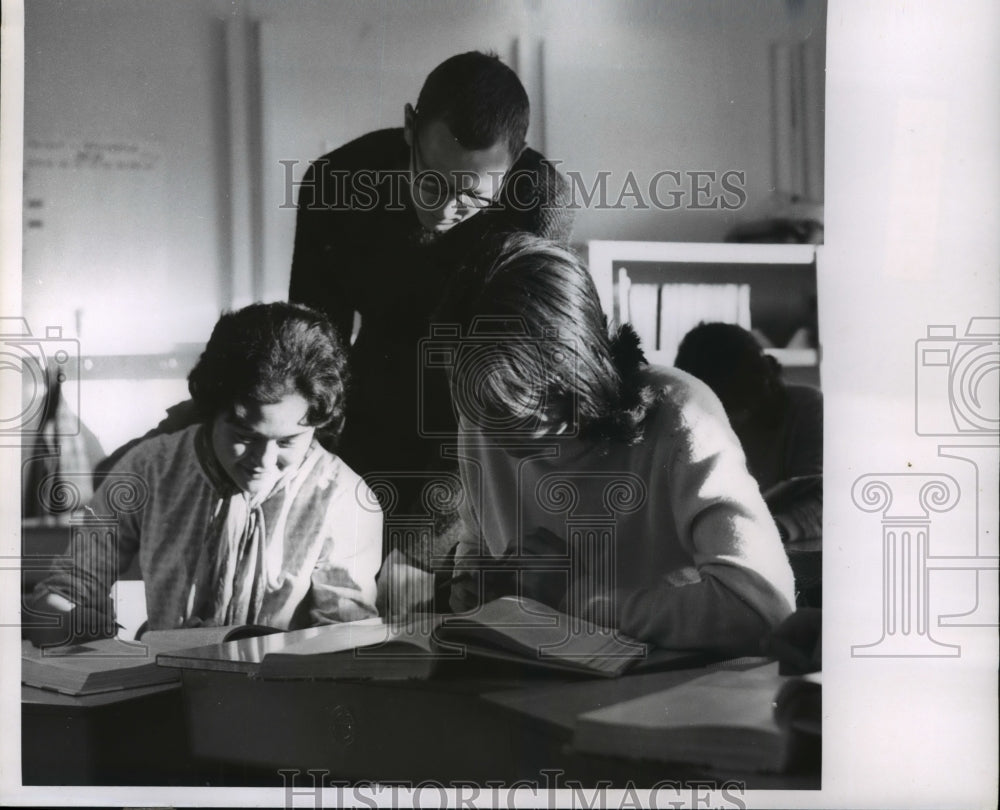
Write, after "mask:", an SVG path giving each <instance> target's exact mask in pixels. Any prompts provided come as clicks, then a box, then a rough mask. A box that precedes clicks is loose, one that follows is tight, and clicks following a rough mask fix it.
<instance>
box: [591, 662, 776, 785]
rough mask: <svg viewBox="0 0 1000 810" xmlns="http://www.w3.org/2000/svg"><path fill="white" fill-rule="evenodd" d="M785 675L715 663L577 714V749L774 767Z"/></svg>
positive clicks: (743, 768) (747, 768) (752, 768)
mask: <svg viewBox="0 0 1000 810" xmlns="http://www.w3.org/2000/svg"><path fill="white" fill-rule="evenodd" d="M789 680H791V678H789V677H785V676H781V675H779V674H778V664H777V663H773V664H767V665H764V666H761V667H756V668H754V669H747V670H741V671H731V670H716V671H714V672H711V673H709V674H707V675H704V676H702V677H700V678H696V679H695V680H693V681H689V682H687V683H684V684H681V685H680V686H676V687H673V688H671V689H666V690H664V691H662V692H655V693H653V694H649V695H645V696H643V697H640V698H636V699H634V700H629V701H625V702H623V703H618V704H615V705H612V706H606V707H603V708H601V709H597V710H595V711H591V712H587V713H585V714H583V715H581V716H580V717H579V718H578V720H577V725H576V731H575V735H574V740H573V747H574V748H575V749H577V750H579V751H585V752H589V753H596V754H604V755H608V756H616V757H628V758H633V759H644V760H655V761H660V762H686V763H691V764H696V765H707V766H709V767H710V768H713V769H716V770H718V769H728V770H731V771H732V772H756V771H770V772H780V771H782V770H784V769H785V768H786V766H787V765H788V762H789V759H790V754H791V745H790V743H791V740H792V735H791V733H790V730H789V729H788V728H787V727H782V725H779V723H778V721H777V719H776V717H775V706H776V703H777V699H778V695H779V693H780V692H781V690H782V687H783V686H784V685H785V683H787V682H788V681H789Z"/></svg>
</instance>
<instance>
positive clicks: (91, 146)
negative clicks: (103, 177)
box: [24, 138, 161, 172]
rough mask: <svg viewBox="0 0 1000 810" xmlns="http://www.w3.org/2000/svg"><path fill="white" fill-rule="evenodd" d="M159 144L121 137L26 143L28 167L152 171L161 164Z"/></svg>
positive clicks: (26, 164)
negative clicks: (124, 139)
mask: <svg viewBox="0 0 1000 810" xmlns="http://www.w3.org/2000/svg"><path fill="white" fill-rule="evenodd" d="M160 160H161V154H160V149H159V146H158V145H156V144H152V143H143V142H136V141H119V140H98V139H92V140H71V139H59V138H57V139H51V140H43V139H39V138H29V139H28V140H27V142H26V143H25V144H24V168H25V169H26V170H28V171H30V170H31V169H65V170H74V171H75V170H85V169H93V170H97V171H106V172H149V171H154V170H155V169H156V168H157V167H158V166H159V164H160Z"/></svg>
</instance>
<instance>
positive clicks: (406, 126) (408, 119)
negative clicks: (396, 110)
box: [403, 104, 417, 146]
mask: <svg viewBox="0 0 1000 810" xmlns="http://www.w3.org/2000/svg"><path fill="white" fill-rule="evenodd" d="M416 119H417V112H416V110H414V109H413V105H412V104H406V105H404V106H403V139H404V140H405V141H406V145H407V146H413V127H414V126H415V125H416Z"/></svg>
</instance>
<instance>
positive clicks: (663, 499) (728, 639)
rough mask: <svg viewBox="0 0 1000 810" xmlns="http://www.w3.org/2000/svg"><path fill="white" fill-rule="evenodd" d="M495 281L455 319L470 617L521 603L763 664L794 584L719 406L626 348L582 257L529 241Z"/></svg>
mask: <svg viewBox="0 0 1000 810" xmlns="http://www.w3.org/2000/svg"><path fill="white" fill-rule="evenodd" d="M484 268H486V269H485V270H483V271H481V272H480V273H479V275H478V276H476V277H474V278H470V280H469V281H470V283H469V285H468V288H467V289H468V293H467V294H465V295H459V297H458V299H459V300H458V303H457V304H456V305H455V310H454V312H455V314H456V315H458V314H459V313H460V321H461V322H462V326H463V329H464V331H463V333H462V335H463V338H462V340H460V341H459V345H458V351H457V353H456V356H455V359H454V364H453V369H454V370H453V372H452V377H451V386H452V395H453V401H454V405H455V408H456V411H457V413H458V417H459V444H458V450H457V452H458V456H459V463H460V468H461V472H462V481H463V485H464V489H465V493H466V497H465V502H464V508H465V510H466V512H465V515H464V519H465V521H466V524H467V526H469V527H470V529H471V531H470V532H469V536H468V537H467V538H466V539H465V540H464V541H463V542H462V543H461V544H460V546H459V548H458V550H457V554H456V572H455V580H454V583H453V587H452V607H453V608H454V609H456V610H470V609H475V608H476V607H477V606H478V605H479V604H482V603H483V602H485V601H487V600H489V599H491V598H495V597H496V596H499V595H501V594H502V593H504V592H507V593H510V592H514V593H520V594H521V595H524V596H529V597H534V598H536V599H539V600H540V601H543V602H546V603H548V604H549V605H550V606H552V607H557V608H561V609H562V610H564V611H567V612H569V613H572V614H574V615H577V616H582V617H584V618H587V619H589V620H591V621H594V622H596V623H598V624H600V625H603V626H605V627H614V628H617V629H618V630H620V631H621V632H622V633H624V634H626V635H628V636H631V637H633V638H636V639H639V640H641V641H646V642H649V643H651V644H653V645H657V646H662V647H667V648H674V649H701V650H707V651H712V652H720V653H736V654H740V653H746V652H756V651H757V650H758V647H759V643H760V641H761V639H762V638H763V637H764V636H765V635H767V633H768V632H769V631H770V630H772V629H773V628H774V627H775V626H777V625H778V624H779V623H780V622H781V621H782V620H783V619H784V618H785V617H787V616H788V615H789V614H790V613H791V612H792V610H793V605H794V596H793V590H794V588H793V581H792V572H791V569H790V567H789V564H788V559H787V557H786V555H785V551H784V548H783V547H782V544H781V541H780V539H779V537H778V532H777V530H776V528H775V525H774V521H773V520H772V519H771V516H770V515H769V514H768V510H767V507H766V506H765V505H764V501H763V499H762V497H761V494H760V491H759V490H758V487H757V483H756V482H755V481H754V479H753V478H752V477H751V475H750V474H749V473H748V472H747V467H746V460H745V458H744V455H743V451H742V449H741V448H740V443H739V440H738V439H737V438H736V436H735V435H734V434H733V431H732V429H731V428H730V426H729V422H728V420H727V419H726V413H725V411H724V410H723V408H722V405H721V404H720V403H719V400H718V399H717V398H716V396H715V395H714V394H713V393H712V392H711V390H710V389H709V388H708V387H707V386H706V385H705V384H704V383H702V382H700V381H699V380H697V379H695V378H694V377H692V376H690V375H688V374H685V373H684V372H681V371H677V370H676V369H670V368H658V367H653V366H649V365H647V364H646V362H645V359H644V357H643V354H642V351H641V349H640V347H639V341H638V338H637V337H636V335H635V333H634V332H633V331H632V329H631V327H628V326H624V327H622V328H620V329H618V330H616V331H614V332H612V333H611V334H609V332H608V328H607V322H606V319H605V317H604V315H603V313H602V311H601V306H600V302H599V300H598V297H597V292H596V289H595V288H594V284H593V282H592V280H591V278H590V274H589V273H588V272H587V270H586V268H585V267H584V266H583V265H582V264H581V262H580V261H579V260H578V259H577V258H576V256H574V255H573V254H572V253H571V252H569V251H568V250H565V249H563V248H560V247H558V246H555V245H552V244H550V243H547V242H544V241H541V240H538V239H534V238H530V237H518V238H515V239H513V240H511V241H508V242H507V243H506V244H505V245H504V246H503V247H502V248H501V250H500V251H499V254H498V256H497V257H496V258H495V259H494V260H492V262H488V263H486V264H484ZM504 569H506V572H505V573H500V574H498V573H497V572H498V571H501V572H503V571H504ZM511 572H513V573H511Z"/></svg>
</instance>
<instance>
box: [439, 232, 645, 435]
mask: <svg viewBox="0 0 1000 810" xmlns="http://www.w3.org/2000/svg"><path fill="white" fill-rule="evenodd" d="M467 289H468V290H469V291H470V293H468V294H466V295H465V296H464V297H462V295H461V294H459V297H460V298H461V301H460V303H458V304H455V305H454V307H455V312H457V313H461V315H460V317H461V319H462V320H463V322H464V331H463V336H462V340H461V341H460V343H461V345H460V348H459V352H458V355H457V360H456V363H455V368H454V372H453V374H452V395H453V401H454V403H455V406H456V409H457V411H458V415H459V417H460V419H461V421H462V423H463V424H464V425H465V426H466V427H471V426H474V427H477V428H479V429H481V430H486V431H487V432H501V433H502V432H506V433H507V434H508V435H527V436H541V435H549V436H551V435H555V434H561V435H577V436H580V437H583V438H594V439H610V440H617V441H624V442H626V443H634V442H637V441H639V440H641V435H642V429H641V422H642V419H643V418H644V417H645V413H646V410H647V409H648V407H649V405H650V404H651V403H652V392H651V391H649V390H647V389H645V388H643V386H642V384H641V382H640V375H639V369H640V367H641V366H642V365H644V364H645V359H644V357H643V354H642V351H641V349H640V347H639V341H638V338H637V337H636V335H635V333H634V332H633V331H632V329H631V327H623V328H621V329H619V330H617V331H616V332H615V333H614V334H609V332H608V328H607V320H606V318H605V316H604V313H603V311H602V310H601V304H600V300H599V298H598V296H597V291H596V288H595V287H594V283H593V281H592V279H591V277H590V273H589V272H588V271H587V269H586V267H585V266H584V265H583V263H582V262H581V261H580V260H579V259H578V258H577V257H576V255H575V254H573V253H572V252H571V251H570V250H568V249H566V248H564V247H561V246H559V245H557V244H554V243H552V242H549V241H546V240H543V239H540V238H537V237H534V236H530V235H527V234H519V235H517V236H513V237H510V238H508V239H507V240H505V241H504V242H503V243H502V244H501V245H500V246H499V248H498V249H496V250H495V251H494V252H491V254H490V258H488V259H487V260H486V261H484V263H483V265H482V267H481V268H480V269H479V270H478V271H476V272H474V273H471V274H470V276H469V281H468V285H467Z"/></svg>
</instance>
